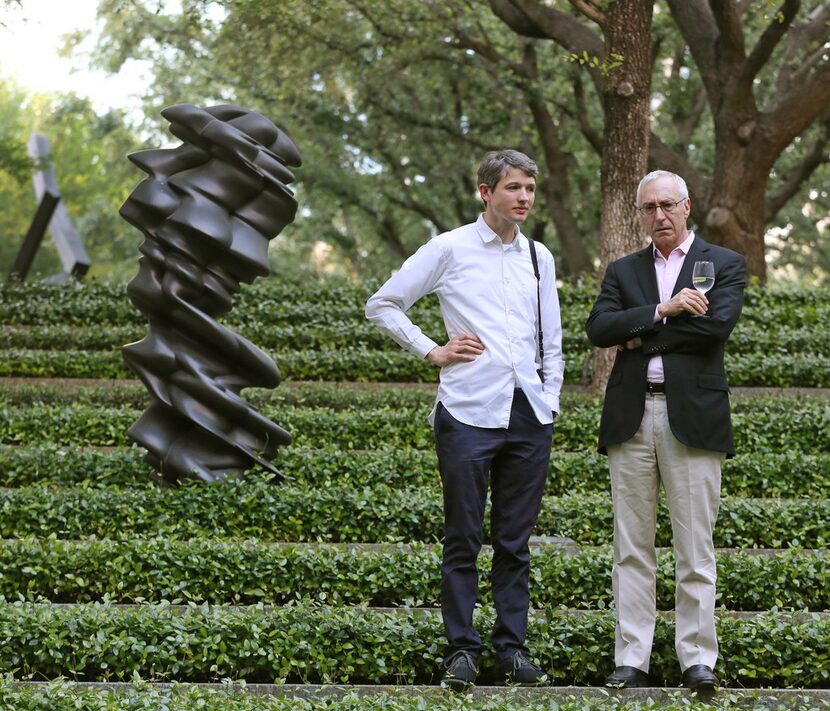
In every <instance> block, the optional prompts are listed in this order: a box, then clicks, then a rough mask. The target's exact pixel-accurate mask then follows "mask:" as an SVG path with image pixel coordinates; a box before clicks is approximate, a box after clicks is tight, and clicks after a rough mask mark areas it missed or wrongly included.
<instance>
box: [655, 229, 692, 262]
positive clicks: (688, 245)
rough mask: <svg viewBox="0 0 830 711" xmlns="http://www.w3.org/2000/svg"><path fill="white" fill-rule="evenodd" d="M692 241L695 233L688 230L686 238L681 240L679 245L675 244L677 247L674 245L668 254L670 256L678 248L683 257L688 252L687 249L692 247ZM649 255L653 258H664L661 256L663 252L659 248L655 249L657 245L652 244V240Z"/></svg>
mask: <svg viewBox="0 0 830 711" xmlns="http://www.w3.org/2000/svg"><path fill="white" fill-rule="evenodd" d="M694 241H695V233H694V232H692V231H691V230H690V231H689V236H688V237H687V238H686V239H684V240H683V242H681V243H680V244H679V245H677V247H675V248H674V249H673V250H672V251H671V253H670V255H669V256H671V254H674V253H675V252H676V251H677V250H678V249H679V250H680V251H681V252H683V256H684V257H685V256H686V255H687V254H688V253H689V250H690V249H691V248H692V242H694ZM651 255H652V256H653V257H654V259H659V258H663V259H665V258H664V257H663V254H662V253H661V252H660V250H659V249H657V247H655V246H654V243H653V242H652V244H651Z"/></svg>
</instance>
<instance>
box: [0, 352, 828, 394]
mask: <svg viewBox="0 0 830 711" xmlns="http://www.w3.org/2000/svg"><path fill="white" fill-rule="evenodd" d="M268 354H269V356H270V357H271V358H273V359H274V360H275V361H276V363H277V365H278V366H279V369H280V373H281V374H282V376H283V377H284V378H286V379H289V380H321V381H323V380H327V381H337V380H344V381H353V382H363V383H368V382H389V383H434V382H437V380H438V369H437V368H436V367H435V366H433V365H432V364H430V363H429V362H428V361H425V360H419V359H418V358H415V357H414V356H412V355H411V354H410V353H408V352H405V351H403V350H401V349H398V350H369V349H367V348H364V347H362V346H357V347H353V348H348V349H346V348H344V349H342V350H338V349H336V348H333V349H327V350H325V351H316V350H303V351H288V350H286V351H278V352H274V351H270V352H268ZM590 366H591V358H590V354H589V352H587V351H585V352H583V351H580V352H577V353H566V354H565V384H566V385H581V384H583V382H584V381H587V380H588V379H589V377H590V376H589V375H588V374H587V373H588V372H589V371H590ZM583 371H585V375H584V377H583ZM726 372H727V375H728V377H729V382H730V383H731V384H732V386H734V387H740V386H760V387H806V388H825V387H830V355H825V354H812V353H771V354H768V353H749V354H737V355H727V360H726ZM0 376H3V377H27V378H113V379H118V378H132V377H134V374H133V372H132V371H131V370H130V369H129V368H127V366H126V364H125V363H124V361H123V359H122V358H121V354H120V353H118V352H113V351H80V350H66V351H41V350H19V349H6V350H2V351H0Z"/></svg>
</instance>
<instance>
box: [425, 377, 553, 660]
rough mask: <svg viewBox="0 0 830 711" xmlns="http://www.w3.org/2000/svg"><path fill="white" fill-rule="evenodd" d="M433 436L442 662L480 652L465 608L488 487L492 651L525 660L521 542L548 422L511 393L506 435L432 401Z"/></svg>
mask: <svg viewBox="0 0 830 711" xmlns="http://www.w3.org/2000/svg"><path fill="white" fill-rule="evenodd" d="M434 430H435V444H436V450H437V452H438V467H439V469H440V472H441V483H442V485H443V490H444V558H443V563H442V565H441V613H442V615H443V618H444V632H445V634H446V637H447V648H446V651H445V654H444V659H445V661H448V660H449V659H450V658H451V657H452V656H453V655H454V654H455V653H456V652H458V651H460V650H465V651H468V652H470V653H471V654H473V655H474V656H476V655H478V653H479V651H480V650H481V637H480V636H479V634H478V633H477V632H476V630H475V628H474V627H473V609H474V607H475V603H476V598H477V594H478V569H477V567H476V559H477V558H478V553H479V551H480V550H481V546H482V543H483V541H484V530H483V529H484V507H485V503H486V499H487V490H488V487H489V489H490V503H491V509H490V538H491V542H492V545H493V571H492V575H491V578H490V585H491V590H492V595H493V603H494V606H495V608H496V622H495V626H494V628H493V634H492V641H493V648H494V650H495V652H496V655H497V656H498V657H499V658H500V659H510V658H512V656H513V654H514V653H515V652H517V651H521V652H522V653H523V654H525V655H526V654H528V650H527V647H526V646H525V636H526V634H527V611H528V606H529V603H530V592H529V588H528V578H529V574H530V550H529V547H528V539H529V538H530V533H531V530H532V529H533V526H534V524H535V523H536V519H537V517H538V515H539V509H540V507H541V503H542V494H543V492H544V488H545V480H546V479H547V474H548V464H549V460H550V449H551V439H552V436H553V424H547V425H542V424H540V423H539V421H538V420H537V419H536V415H535V414H534V412H533V410H532V408H531V406H530V403H529V402H528V401H527V398H526V397H525V395H524V393H523V392H522V391H521V390H518V389H517V390H516V391H515V394H514V396H513V406H512V409H511V412H510V423H509V425H508V427H507V429H503V428H492V429H491V428H483V427H473V426H471V425H466V424H463V423H461V422H459V421H458V420H456V419H455V418H453V417H452V415H450V413H449V412H447V410H446V409H444V407H443V405H441V404H440V403H439V404H438V407H437V410H436V413H435V422H434Z"/></svg>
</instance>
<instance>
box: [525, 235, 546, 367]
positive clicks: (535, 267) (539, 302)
mask: <svg viewBox="0 0 830 711" xmlns="http://www.w3.org/2000/svg"><path fill="white" fill-rule="evenodd" d="M527 241H528V242H529V243H530V259H531V260H532V261H533V274H534V275H535V276H536V323H537V326H538V330H539V336H538V339H539V363H540V367H539V378H541V380H542V382H543V383H544V382H545V372H544V363H545V347H544V345H543V341H542V338H543V334H542V295H541V292H540V289H539V282H540V277H539V260H538V259H537V258H536V243H535V242H534V241H533V240H532V239H530V238H528V240H527Z"/></svg>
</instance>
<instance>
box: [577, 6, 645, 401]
mask: <svg viewBox="0 0 830 711" xmlns="http://www.w3.org/2000/svg"><path fill="white" fill-rule="evenodd" d="M652 4H653V3H652V2H651V0H616V1H615V2H613V3H611V5H610V6H609V7H608V10H607V11H606V13H605V24H604V25H603V29H604V33H605V61H606V62H610V61H611V60H612V59H613V56H615V55H619V56H621V57H622V62H623V64H622V66H620V67H618V68H616V69H612V70H611V71H610V73H609V74H608V77H607V81H606V83H605V86H604V92H603V104H604V109H605V138H604V140H603V144H602V168H601V182H600V184H601V187H602V226H601V242H600V260H601V261H600V273H601V274H604V273H605V268H606V267H607V266H608V263H609V262H611V261H614V260H615V259H618V258H620V257H622V256H624V255H626V254H629V253H631V252H633V251H635V250H637V249H640V248H642V246H643V244H644V239H643V232H642V229H641V227H640V223H639V220H638V219H637V213H636V211H635V210H634V200H635V192H636V189H637V184H638V183H639V181H640V179H641V178H642V177H643V175H644V174H645V173H646V169H647V165H648V142H649V133H650V127H649V97H650V94H651V62H650V47H649V44H648V43H647V42H643V41H642V40H643V38H644V37H649V36H650V29H651V17H652ZM613 355H614V353H613V349H611V351H610V352H609V351H608V350H607V349H606V350H605V352H603V349H598V350H597V353H596V356H595V358H594V372H593V378H592V383H591V389H592V391H593V392H596V393H600V392H603V391H604V390H605V385H606V383H607V382H608V376H609V374H610V373H611V366H612V365H613Z"/></svg>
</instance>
